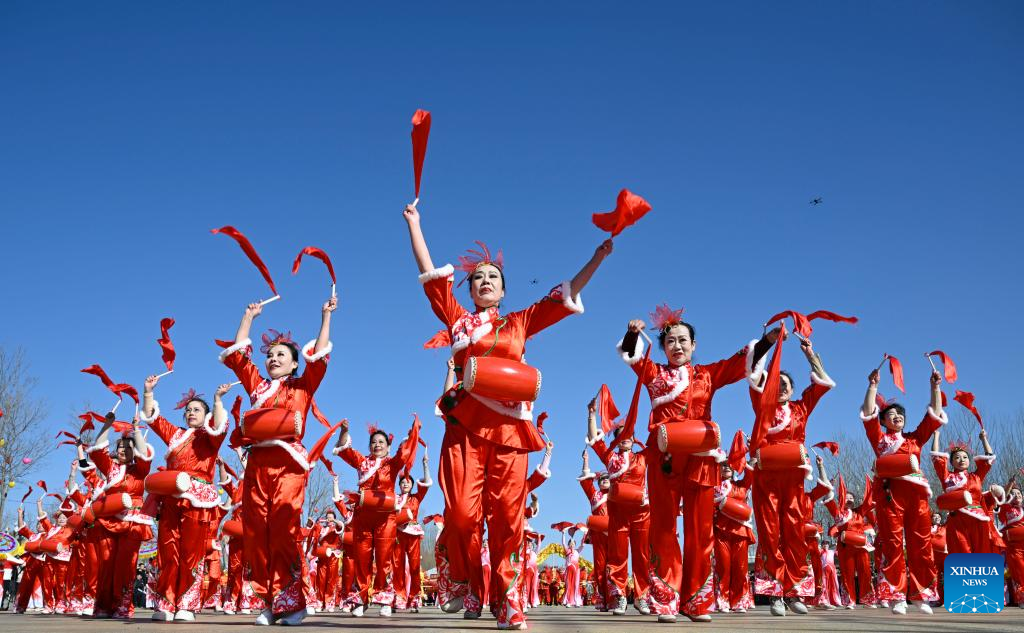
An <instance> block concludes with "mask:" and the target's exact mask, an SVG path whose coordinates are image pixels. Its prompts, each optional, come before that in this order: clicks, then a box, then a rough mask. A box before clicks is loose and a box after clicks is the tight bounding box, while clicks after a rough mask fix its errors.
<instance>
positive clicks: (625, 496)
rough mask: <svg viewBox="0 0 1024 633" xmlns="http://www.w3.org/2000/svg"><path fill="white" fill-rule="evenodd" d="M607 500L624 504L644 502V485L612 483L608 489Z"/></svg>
mask: <svg viewBox="0 0 1024 633" xmlns="http://www.w3.org/2000/svg"><path fill="white" fill-rule="evenodd" d="M608 500H609V501H611V502H612V503H621V504H622V505H626V506H640V505H643V504H644V487H643V486H636V485H634V484H623V483H613V484H612V487H611V489H610V490H609V491H608Z"/></svg>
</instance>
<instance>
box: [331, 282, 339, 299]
mask: <svg viewBox="0 0 1024 633" xmlns="http://www.w3.org/2000/svg"><path fill="white" fill-rule="evenodd" d="M337 296H338V291H337V290H336V289H335V288H334V284H331V298H332V299H333V298H335V297H337Z"/></svg>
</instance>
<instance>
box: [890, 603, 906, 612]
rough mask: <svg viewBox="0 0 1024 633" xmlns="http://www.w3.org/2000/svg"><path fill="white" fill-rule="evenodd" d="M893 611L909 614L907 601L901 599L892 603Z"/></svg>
mask: <svg viewBox="0 0 1024 633" xmlns="http://www.w3.org/2000/svg"><path fill="white" fill-rule="evenodd" d="M892 612H893V613H895V614H896V615H907V601H906V600H900V601H899V602H897V603H896V604H894V605H892Z"/></svg>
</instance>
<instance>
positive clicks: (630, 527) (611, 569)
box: [594, 501, 651, 600]
mask: <svg viewBox="0 0 1024 633" xmlns="http://www.w3.org/2000/svg"><path fill="white" fill-rule="evenodd" d="M650 527H651V512H650V510H649V509H648V508H647V507H643V506H641V507H636V506H628V505H622V504H620V503H612V502H611V501H609V502H608V536H607V542H608V552H607V559H606V563H605V565H606V567H605V576H606V577H607V579H608V584H609V585H610V586H608V587H606V591H607V595H608V598H609V599H610V600H618V598H619V597H620V596H625V595H626V583H627V582H628V581H629V565H628V563H629V560H630V554H632V561H633V583H634V591H635V592H636V595H637V597H638V598H641V599H646V598H647V594H648V592H649V591H650V586H651V577H650V569H651V564H650V555H651V546H650V541H649V533H650ZM595 558H596V555H595ZM594 564H595V565H596V564H597V561H596V560H595V561H594Z"/></svg>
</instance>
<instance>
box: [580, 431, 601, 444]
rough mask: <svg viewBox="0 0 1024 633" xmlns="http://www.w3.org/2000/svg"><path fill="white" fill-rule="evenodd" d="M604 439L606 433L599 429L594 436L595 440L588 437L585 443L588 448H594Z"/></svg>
mask: <svg viewBox="0 0 1024 633" xmlns="http://www.w3.org/2000/svg"><path fill="white" fill-rule="evenodd" d="M603 439H604V431H602V430H601V429H598V430H597V435H595V436H594V439H590V438H589V437H587V438H584V440H583V441H584V442H586V443H587V446H590V447H593V446H594V444H597V443H598V442H600V441H601V440H603Z"/></svg>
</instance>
